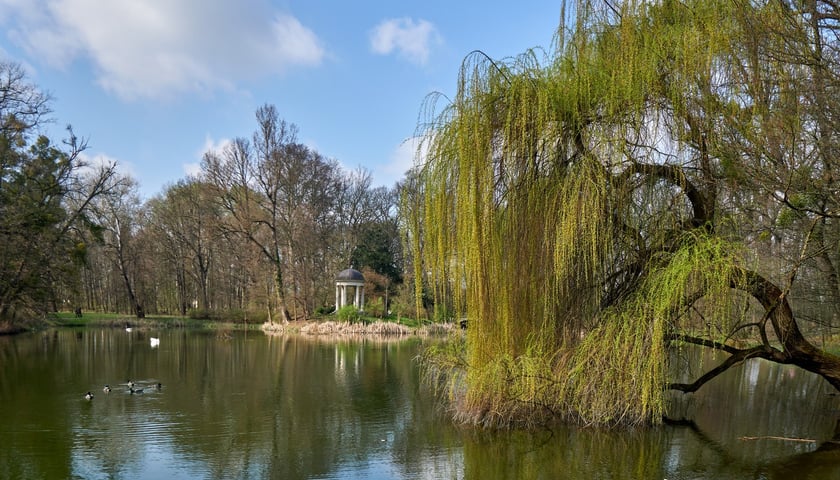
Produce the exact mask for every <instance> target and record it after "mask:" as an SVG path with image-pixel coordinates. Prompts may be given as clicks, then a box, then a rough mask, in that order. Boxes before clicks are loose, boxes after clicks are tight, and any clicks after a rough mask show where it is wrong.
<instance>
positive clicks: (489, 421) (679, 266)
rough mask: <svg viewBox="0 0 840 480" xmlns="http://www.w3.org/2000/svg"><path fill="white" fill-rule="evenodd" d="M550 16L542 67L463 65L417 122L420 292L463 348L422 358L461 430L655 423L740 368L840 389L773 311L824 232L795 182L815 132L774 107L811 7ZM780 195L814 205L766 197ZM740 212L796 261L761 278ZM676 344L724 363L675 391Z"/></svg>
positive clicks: (727, 5)
mask: <svg viewBox="0 0 840 480" xmlns="http://www.w3.org/2000/svg"><path fill="white" fill-rule="evenodd" d="M566 13H567V15H566V18H567V19H570V21H567V22H565V23H566V25H565V26H563V27H561V28H560V30H559V33H558V34H557V37H556V44H555V46H554V47H553V49H552V50H551V51H550V52H543V51H540V50H533V51H529V52H526V53H524V54H522V55H520V56H518V57H516V58H512V59H507V60H504V61H494V60H492V59H490V58H488V57H487V56H485V55H484V54H483V53H480V52H476V53H473V54H471V55H470V56H469V57H467V59H466V60H465V61H464V63H463V66H462V71H461V74H460V76H459V81H458V88H457V94H456V95H455V97H454V98H453V99H451V100H450V101H447V103H446V105H445V107H443V108H442V109H439V110H434V108H433V107H431V106H430V107H429V110H430V111H432V113H431V114H430V115H429V116H428V118H429V121H428V122H426V123H425V124H424V125H423V126H422V131H421V136H422V137H423V138H425V139H426V140H427V143H426V144H425V145H424V147H423V148H422V149H421V151H422V152H423V154H424V162H423V163H422V164H421V165H419V166H418V170H419V187H418V189H419V191H421V192H422V195H421V196H416V195H415V196H413V197H411V199H409V200H406V201H407V202H410V205H409V207H408V208H407V209H408V210H411V211H412V212H413V215H412V216H409V218H412V219H414V220H413V221H410V222H409V229H410V232H409V235H408V237H409V238H410V239H411V242H412V245H411V246H412V251H413V253H414V263H415V265H420V266H422V267H419V268H418V267H416V268H415V269H414V271H415V277H416V278H415V281H416V282H417V285H418V290H417V291H418V292H421V287H420V285H428V286H430V287H431V288H432V289H433V291H434V292H435V298H434V302H435V304H437V305H452V308H453V309H454V314H455V315H462V316H464V317H465V318H466V319H467V322H468V328H467V330H466V336H465V341H464V343H463V344H460V343H454V344H450V345H449V346H447V347H446V351H444V350H440V349H439V350H430V352H429V353H428V355H427V357H426V365H427V366H428V371H429V372H433V373H439V374H441V376H440V377H439V380H440V379H443V380H441V381H443V383H442V384H443V385H444V386H445V387H446V391H447V392H448V393H449V395H450V399H451V401H452V404H453V406H454V410H455V412H456V415H457V417H458V418H459V419H460V420H462V421H465V422H471V423H476V424H481V425H486V426H511V425H517V426H530V425H536V424H542V423H545V422H548V421H555V420H563V421H574V422H579V423H583V424H595V425H626V424H642V423H644V424H647V423H656V422H659V421H660V420H661V419H662V417H663V415H664V414H665V413H666V402H665V397H666V395H665V394H666V391H667V390H669V389H672V390H680V391H684V392H690V391H694V390H696V389H698V388H700V387H701V386H702V385H703V384H704V383H705V382H707V381H709V380H710V379H711V378H714V376H716V375H717V374H719V373H721V372H722V371H724V370H726V369H727V368H729V367H731V366H732V365H736V364H738V363H740V362H743V361H745V360H747V359H750V358H764V359H768V360H772V361H776V362H781V363H790V364H795V365H798V366H800V367H802V368H804V369H807V370H809V371H812V372H815V373H817V374H819V375H822V376H823V377H825V378H826V379H827V380H828V381H829V382H830V383H831V384H832V385H834V386H835V387H838V388H840V358H838V357H836V356H833V355H830V354H828V353H825V352H824V351H822V350H820V349H818V348H817V347H815V346H814V345H813V344H812V343H810V342H809V341H808V340H806V338H805V336H804V335H803V334H802V332H801V331H800V328H799V325H798V323H797V319H796V316H795V314H794V311H793V309H792V307H791V303H790V298H789V297H790V292H791V287H792V286H793V285H794V282H795V279H796V277H797V273H798V272H799V271H800V269H801V268H806V267H807V266H808V264H809V260H810V259H811V258H812V250H813V243H814V240H813V237H814V235H812V234H813V233H814V231H815V226H816V225H824V224H826V223H832V221H833V219H834V218H835V217H834V215H835V213H833V212H834V210H831V209H832V208H834V207H833V206H832V205H830V204H827V203H825V202H823V203H822V204H821V205H822V207H821V208H822V210H820V211H818V210H817V209H816V208H811V207H813V205H814V204H815V202H816V200H814V197H813V190H814V188H813V187H814V184H813V182H812V184H811V185H810V186H808V184H807V182H806V181H805V180H804V179H802V180H801V182H799V181H797V182H795V181H794V180H793V177H792V175H793V172H799V171H800V170H801V169H800V168H799V167H800V166H801V162H802V161H803V159H804V158H813V154H814V152H815V151H817V150H816V149H817V148H818V147H819V146H814V145H813V144H814V142H813V140H809V139H813V133H814V131H813V129H814V128H815V127H814V125H815V122H814V121H813V118H811V117H809V114H808V113H807V112H803V111H798V112H796V115H794V116H793V119H791V116H790V112H789V110H785V109H789V108H791V105H792V104H795V103H796V94H794V93H792V92H791V91H790V90H792V89H794V88H796V86H797V85H803V84H804V83H803V82H805V81H807V78H810V77H811V76H813V70H809V68H810V67H808V66H807V65H809V64H811V65H812V63H810V62H804V61H799V63H795V62H792V61H791V58H794V57H793V56H792V57H791V58H788V59H781V60H780V59H773V58H771V56H770V53H771V52H773V51H774V49H779V48H782V49H784V48H788V50H791V49H797V48H800V47H802V46H803V45H804V46H805V47H804V50H807V47H808V46H809V45H813V35H812V34H813V31H814V30H813V29H811V30H809V28H811V27H812V26H814V24H813V22H811V20H812V17H813V13H814V10H813V9H812V11H811V12H810V13H809V11H807V10H805V9H803V10H800V9H798V7H797V6H796V5H793V4H792V5H788V4H787V3H785V2H774V1H769V2H766V3H765V2H739V1H724V0H721V1H685V2H677V1H667V0H666V1H660V2H636V1H628V2H625V3H623V4H621V5H617V4H616V3H614V2H612V3H604V4H603V5H601V6H598V5H593V4H592V3H591V2H587V1H581V2H578V3H577V4H576V5H575V6H574V8H569V9H567V10H566ZM817 23H819V22H817ZM759 28H760V29H762V30H759ZM815 28H817V29H819V28H825V27H824V26H823V27H820V26H819V25H817V26H816V27H815ZM788 30H790V31H794V32H797V34H798V35H799V37H791V35H790V33H791V32H790V31H788ZM809 32H810V33H809ZM791 39H794V40H797V41H798V40H801V41H802V43H801V44H800V47H790V46H788V47H785V42H786V41H787V42H789V43H788V45H790V44H792V43H793V42H791ZM762 42H764V43H762ZM809 42H810V43H809ZM804 50H803V49H800V50H798V51H797V52H798V53H797V55H799V56H798V57H796V58H798V59H800V60H801V59H802V58H803V57H802V55H803V52H804ZM775 51H777V52H778V51H779V50H775ZM826 56H828V54H826ZM809 72H810V73H809ZM768 86H770V87H769V88H768ZM767 92H769V93H767ZM765 93H766V94H765ZM433 100H435V99H434V98H432V100H430V105H433V104H434V103H435V102H434V101H433ZM785 112H787V113H785ZM774 118H775V120H774ZM779 122H782V124H783V126H782V127H779V128H776V129H775V130H772V129H771V128H770V127H772V126H778V125H777V124H778V123H779ZM826 128H827V127H826ZM809 142H810V143H809ZM804 143H808V144H809V145H804ZM774 145H777V146H778V148H779V149H781V153H779V152H778V149H777V150H773V149H771V148H770V147H772V146H774ZM826 148H828V147H826ZM774 152H775V153H778V155H779V156H780V158H778V159H777V160H778V161H776V162H770V163H768V160H772V159H773V158H772V156H771V155H770V154H771V153H774ZM825 158H828V156H827V154H826V157H825ZM826 165H827V164H824V165H822V167H820V168H812V169H810V170H809V172H810V175H811V177H810V178H814V177H818V176H822V177H824V176H825V175H824V171H825V170H826V169H827V168H828V167H827V166H826ZM783 167H784V168H783ZM771 168H772V169H774V170H773V172H774V173H773V174H772V175H770V174H767V173H761V172H764V171H765V170H768V169H771ZM782 170H784V171H786V172H788V174H789V175H787V177H785V174H784V173H780V172H782ZM748 172H753V174H752V176H750V175H748V174H747V173H748ZM755 172H759V174H758V175H756V173H755ZM774 176H776V177H774ZM804 176H808V175H804ZM759 177H760V178H759ZM772 178H776V180H777V183H774V182H772V181H771V179H772ZM785 178H787V180H785ZM836 186H837V185H836V184H835V183H834V180H833V179H832V180H830V181H823V182H822V183H820V184H819V188H822V189H827V188H828V189H830V188H835V187H836ZM797 188H801V191H802V192H810V194H811V195H812V196H810V197H808V196H807V195H805V194H804V193H803V195H802V196H801V197H796V198H799V200H797V201H793V200H791V199H792V198H794V197H792V196H788V195H787V194H786V193H781V194H780V193H779V192H780V191H782V192H788V191H790V192H793V191H795V190H796V189H797ZM824 191H827V190H824ZM744 192H749V195H747V194H745V193H744ZM747 198H748V200H747ZM803 198H809V199H810V203H808V202H809V201H806V200H802V199H803ZM797 202H799V203H797ZM747 203H750V205H749V206H747V205H746V204H747ZM768 204H771V206H768ZM773 206H774V207H773ZM757 207H762V208H767V209H771V207H773V208H775V210H774V211H775V212H776V213H779V212H781V211H782V210H785V209H787V210H788V211H789V214H790V215H789V216H791V215H792V216H793V217H796V218H797V222H789V223H788V224H787V225H788V227H789V228H787V230H784V231H782V230H779V227H778V222H777V220H778V218H780V217H777V218H775V219H771V220H767V222H769V223H768V225H769V227H772V228H773V229H774V230H773V231H774V235H777V236H782V237H784V238H785V240H786V242H787V244H789V245H792V246H793V247H792V248H789V249H788V250H787V251H788V253H791V252H792V253H791V255H789V257H790V258H791V262H790V263H789V264H787V265H786V268H782V269H778V268H777V269H775V270H773V269H770V268H769V267H768V265H769V263H768V262H766V257H767V255H766V253H765V251H764V250H762V249H760V248H758V245H759V244H760V243H761V241H763V240H766V237H761V236H757V235H753V234H752V233H751V232H753V231H752V230H751V231H750V232H747V231H746V229H745V227H744V225H746V224H749V225H755V224H756V222H760V221H764V220H761V219H763V218H764V217H763V216H762V215H760V214H756V213H755V212H756V209H757ZM791 212H792V213H791ZM769 227H768V228H769ZM821 238H822V237H821ZM774 265H775V264H774ZM419 298H420V295H419V294H418V302H419ZM420 307H421V305H419V304H418V310H420ZM686 344H693V345H696V346H700V347H703V348H710V349H715V350H719V351H722V352H725V353H727V354H728V358H727V360H725V361H724V362H723V364H721V365H718V366H715V367H714V368H710V369H709V370H708V371H706V372H705V373H704V374H703V375H699V376H698V377H697V378H695V379H694V380H693V381H692V382H691V383H677V382H675V381H673V379H672V378H671V376H670V375H669V364H670V363H669V362H670V359H671V358H672V351H673V349H674V347H676V346H678V345H686Z"/></svg>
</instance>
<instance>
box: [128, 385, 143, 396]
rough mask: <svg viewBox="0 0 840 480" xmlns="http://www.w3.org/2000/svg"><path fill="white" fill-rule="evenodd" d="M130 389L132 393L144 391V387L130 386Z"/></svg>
mask: <svg viewBox="0 0 840 480" xmlns="http://www.w3.org/2000/svg"><path fill="white" fill-rule="evenodd" d="M128 391H129V393H131V394H132V395H134V394H135V393H143V389H142V388H134V387H128Z"/></svg>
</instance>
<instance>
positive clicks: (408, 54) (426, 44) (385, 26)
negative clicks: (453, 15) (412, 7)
mask: <svg viewBox="0 0 840 480" xmlns="http://www.w3.org/2000/svg"><path fill="white" fill-rule="evenodd" d="M441 43H442V40H441V36H440V34H438V31H437V29H436V28H435V26H434V25H433V24H432V23H430V22H428V21H426V20H423V19H420V20H417V21H415V20H413V19H411V18H407V17H404V18H391V19H388V20H383V21H382V22H381V23H380V24H379V25H377V26H376V28H374V29H373V31H371V34H370V48H371V50H373V52H374V53H378V54H380V55H390V54H391V53H393V52H397V54H399V55H400V56H401V57H404V58H406V59H408V60H409V61H411V62H413V63H416V64H418V65H424V64H425V63H426V62H427V61H428V60H429V54H430V53H431V49H432V47H433V46H436V45H439V44H441Z"/></svg>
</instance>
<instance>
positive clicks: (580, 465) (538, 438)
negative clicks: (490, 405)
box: [464, 428, 668, 479]
mask: <svg viewBox="0 0 840 480" xmlns="http://www.w3.org/2000/svg"><path fill="white" fill-rule="evenodd" d="M471 433H472V435H467V436H466V438H465V440H464V478H519V479H543V478H610V479H640V478H667V477H665V476H664V475H663V473H664V471H663V468H664V465H665V464H666V461H667V457H666V453H667V449H666V446H667V445H668V442H667V440H666V436H665V435H664V433H665V430H663V429H644V430H635V431H623V432H607V431H604V430H597V429H574V428H557V429H553V430H551V431H549V430H539V431H536V432H523V431H511V432H494V433H493V434H492V435H486V434H484V432H480V431H472V432H471Z"/></svg>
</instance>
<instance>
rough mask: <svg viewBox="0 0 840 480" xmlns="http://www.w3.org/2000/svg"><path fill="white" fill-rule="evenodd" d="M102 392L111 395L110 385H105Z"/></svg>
mask: <svg viewBox="0 0 840 480" xmlns="http://www.w3.org/2000/svg"><path fill="white" fill-rule="evenodd" d="M102 391H103V392H104V393H111V386H110V385H105V386H104V387H102Z"/></svg>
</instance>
